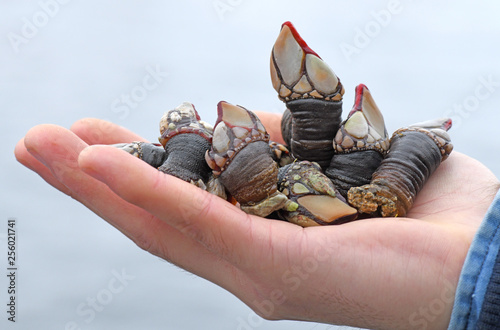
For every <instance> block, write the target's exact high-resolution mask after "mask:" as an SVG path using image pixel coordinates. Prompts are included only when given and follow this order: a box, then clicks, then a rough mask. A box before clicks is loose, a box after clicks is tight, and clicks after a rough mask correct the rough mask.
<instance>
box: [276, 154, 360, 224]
mask: <svg viewBox="0 0 500 330" xmlns="http://www.w3.org/2000/svg"><path fill="white" fill-rule="evenodd" d="M278 189H279V190H280V191H281V192H283V193H284V194H285V195H286V196H287V197H288V199H290V200H291V201H293V202H296V203H297V204H298V207H297V209H295V210H293V211H287V210H281V211H279V214H280V216H282V217H283V218H285V219H286V220H288V221H290V222H292V223H295V224H297V225H300V226H302V227H309V226H318V225H331V224H341V223H345V222H348V221H352V220H354V219H355V218H356V216H357V214H358V212H357V210H356V209H354V208H352V207H350V206H349V205H348V204H347V203H345V200H344V199H343V198H342V197H341V196H339V195H338V194H337V192H336V189H335V186H334V185H333V184H332V182H331V181H330V179H329V178H328V177H327V176H326V175H324V174H323V173H322V172H321V167H320V166H319V165H318V164H316V163H311V162H309V161H300V162H295V163H292V164H289V165H286V166H284V167H282V168H280V174H279V181H278Z"/></svg>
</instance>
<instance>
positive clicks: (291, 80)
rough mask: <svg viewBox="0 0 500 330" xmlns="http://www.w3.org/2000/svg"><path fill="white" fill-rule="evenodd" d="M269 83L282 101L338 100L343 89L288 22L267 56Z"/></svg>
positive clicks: (337, 79)
mask: <svg viewBox="0 0 500 330" xmlns="http://www.w3.org/2000/svg"><path fill="white" fill-rule="evenodd" d="M270 67H271V80H272V83H273V87H274V89H275V90H276V92H278V96H279V98H280V99H282V100H283V101H290V100H295V99H304V98H319V99H328V100H334V101H339V100H340V99H342V95H343V94H344V90H343V87H342V84H341V83H340V80H339V78H338V77H337V75H336V74H335V73H334V72H333V70H332V69H331V68H330V67H329V66H328V65H327V64H326V63H325V62H324V61H323V60H322V59H321V57H319V55H318V54H316V52H314V51H313V50H312V49H311V48H309V46H308V45H307V44H306V42H305V41H304V39H302V38H301V37H300V35H299V33H298V32H297V30H296V29H295V27H294V26H293V25H292V23H290V22H285V23H283V25H282V26H281V32H280V34H279V36H278V38H277V39H276V42H275V43H274V46H273V50H272V53H271V65H270Z"/></svg>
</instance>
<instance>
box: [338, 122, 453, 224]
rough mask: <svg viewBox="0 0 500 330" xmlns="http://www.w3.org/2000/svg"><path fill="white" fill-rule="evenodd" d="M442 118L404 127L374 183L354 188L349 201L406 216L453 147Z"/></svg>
mask: <svg viewBox="0 0 500 330" xmlns="http://www.w3.org/2000/svg"><path fill="white" fill-rule="evenodd" d="M450 127H451V119H448V118H442V119H436V120H431V121H427V122H423V123H418V124H414V125H411V126H409V127H407V128H401V129H399V130H397V131H396V132H394V134H393V135H392V137H391V145H390V149H389V152H388V154H387V156H386V158H385V159H384V160H383V161H382V163H381V164H380V167H379V168H378V169H377V171H375V173H374V174H373V178H372V181H371V183H370V184H367V185H364V186H362V187H355V188H351V189H350V190H349V193H348V201H349V203H350V204H351V205H353V206H354V207H356V208H357V209H358V211H360V212H362V213H370V214H373V215H379V214H380V215H381V216H384V217H398V216H405V215H406V213H407V212H408V210H409V209H410V208H411V207H412V205H413V202H414V200H415V198H416V196H417V194H418V192H419V191H420V190H421V189H422V187H423V186H424V184H425V182H426V181H427V179H429V177H430V176H431V175H432V173H434V171H435V170H436V169H437V167H438V166H439V165H440V164H441V162H442V161H443V160H445V159H446V158H447V157H448V155H449V154H450V153H451V151H452V150H453V145H452V144H451V141H450V137H449V135H448V133H447V132H446V131H447V130H448V129H450Z"/></svg>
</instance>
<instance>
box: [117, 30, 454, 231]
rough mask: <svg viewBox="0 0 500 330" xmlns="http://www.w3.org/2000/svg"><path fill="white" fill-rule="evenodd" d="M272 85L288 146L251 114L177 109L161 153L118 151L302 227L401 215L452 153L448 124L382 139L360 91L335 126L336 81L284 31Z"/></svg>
mask: <svg viewBox="0 0 500 330" xmlns="http://www.w3.org/2000/svg"><path fill="white" fill-rule="evenodd" d="M271 80H272V84H273V87H274V89H275V90H276V92H277V93H278V97H279V98H280V99H281V100H282V101H283V102H284V103H285V104H286V110H285V112H284V114H283V117H282V123H281V131H282V136H283V140H284V141H285V145H281V144H279V143H276V142H273V141H270V140H269V135H268V133H267V131H266V129H265V127H264V126H263V124H262V123H261V121H260V120H259V118H258V117H257V115H255V114H254V113H253V112H252V111H249V110H247V109H245V108H244V107H242V106H239V105H233V104H230V103H227V102H224V101H221V102H219V104H218V105H217V112H218V118H217V121H216V123H215V125H214V127H212V126H211V125H210V124H207V123H205V122H203V121H202V120H201V119H200V116H199V114H198V112H197V111H196V109H195V107H194V105H192V104H191V103H189V102H184V103H182V104H181V105H179V106H178V107H176V108H175V109H173V110H170V111H169V112H167V113H165V115H164V116H163V117H162V118H161V121H160V134H161V136H160V138H159V141H160V143H161V144H160V145H158V144H153V143H145V142H133V143H125V144H119V145H115V146H117V147H119V148H121V149H123V150H125V151H127V152H129V153H130V154H132V155H134V156H136V157H139V158H141V159H142V160H144V161H146V162H147V163H148V164H150V165H152V166H154V167H156V168H158V169H159V170H160V171H162V172H165V173H167V174H171V175H174V176H176V177H178V178H180V179H182V180H185V181H187V182H191V183H193V184H195V185H197V186H198V187H200V188H202V189H204V190H207V191H209V192H211V193H214V194H216V195H218V196H219V197H221V198H224V199H226V200H228V201H232V202H234V203H235V204H238V205H239V206H240V207H241V209H242V210H244V211H245V212H247V213H250V214H254V215H258V216H262V217H270V218H278V219H283V220H288V221H290V222H293V223H296V224H298V225H301V226H304V227H305V226H313V225H328V224H340V223H345V222H349V221H352V220H355V219H356V218H363V217H367V216H404V215H405V214H406V213H407V212H408V210H409V209H410V208H411V206H412V205H413V201H414V199H415V197H416V195H417V194H418V192H419V191H420V190H421V189H422V187H423V185H424V184H425V182H426V180H427V179H428V178H429V177H430V175H431V174H432V173H433V172H434V171H435V170H436V168H437V167H438V166H439V164H440V163H441V162H442V161H443V160H444V159H446V157H447V156H448V155H449V154H450V152H451V151H452V149H453V146H452V144H451V142H450V138H449V135H448V133H447V131H448V129H449V128H450V127H451V120H450V119H448V118H440V119H435V120H431V121H426V122H423V123H419V124H415V125H410V126H408V127H406V128H401V129H399V130H397V131H396V132H395V133H394V134H393V135H392V136H389V134H388V133H387V130H386V127H385V123H384V118H383V116H382V113H381V111H380V110H379V108H378V106H377V105H376V103H375V101H374V99H373V97H372V95H371V92H370V90H369V89H368V88H367V87H366V86H365V85H363V84H360V85H358V86H357V87H356V89H355V101H354V106H353V108H352V110H351V111H350V112H349V114H348V116H347V118H346V119H345V120H342V118H341V116H342V101H343V95H344V92H345V89H344V87H343V85H342V83H341V82H340V79H339V78H338V77H337V75H336V74H335V73H334V72H333V70H332V69H331V68H330V67H329V66H328V65H327V64H326V63H325V62H324V61H323V60H322V59H321V57H319V55H318V54H316V53H315V52H314V51H313V50H312V49H311V48H309V46H308V45H307V44H306V43H305V41H304V40H303V39H302V38H301V37H300V35H299V34H298V32H297V30H296V29H295V28H294V26H293V25H292V24H291V23H290V22H285V23H284V24H283V25H282V28H281V31H280V34H279V36H278V38H277V40H276V42H275V44H274V47H273V49H272V53H271Z"/></svg>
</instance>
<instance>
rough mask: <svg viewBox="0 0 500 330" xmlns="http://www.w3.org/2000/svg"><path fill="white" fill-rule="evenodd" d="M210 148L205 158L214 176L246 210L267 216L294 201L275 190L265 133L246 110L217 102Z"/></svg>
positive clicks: (275, 175) (274, 171) (291, 205)
mask: <svg viewBox="0 0 500 330" xmlns="http://www.w3.org/2000/svg"><path fill="white" fill-rule="evenodd" d="M217 112H218V118H217V122H216V123H215V127H214V135H213V141H212V148H211V149H210V151H207V152H206V161H207V163H208V165H209V166H210V168H211V169H212V170H213V174H214V176H215V177H218V178H219V179H220V182H221V183H222V184H223V185H224V187H226V189H227V190H228V191H229V193H230V194H231V196H233V197H234V199H236V201H238V203H240V207H241V209H242V210H244V211H245V212H247V213H250V214H255V215H259V216H262V217H265V216H268V215H269V214H271V213H272V212H274V211H276V210H279V209H281V208H288V209H293V208H295V205H294V203H291V202H290V201H289V200H288V198H287V197H286V196H285V195H284V194H282V193H281V192H279V191H278V188H277V182H278V165H277V163H276V162H275V161H274V159H273V158H272V157H271V150H270V147H269V135H268V134H267V131H266V129H265V128H264V126H263V125H262V123H261V122H260V120H259V118H258V117H257V116H256V115H255V114H254V113H253V112H251V111H248V110H247V109H245V108H243V107H241V106H237V105H232V104H229V103H227V102H224V101H221V102H219V104H218V105H217Z"/></svg>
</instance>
